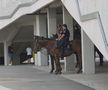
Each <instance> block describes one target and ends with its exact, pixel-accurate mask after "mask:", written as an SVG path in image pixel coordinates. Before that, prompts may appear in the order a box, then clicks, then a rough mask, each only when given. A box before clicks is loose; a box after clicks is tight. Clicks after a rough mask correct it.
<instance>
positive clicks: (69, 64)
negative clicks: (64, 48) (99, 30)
mask: <svg viewBox="0 0 108 90" xmlns="http://www.w3.org/2000/svg"><path fill="white" fill-rule="evenodd" d="M63 24H67V27H68V29H69V31H70V40H73V18H72V16H71V15H70V14H69V12H68V11H67V10H66V8H65V7H63ZM74 59H75V56H74V55H71V56H69V57H67V58H66V71H73V70H74V65H75V64H74V63H75V62H74Z"/></svg>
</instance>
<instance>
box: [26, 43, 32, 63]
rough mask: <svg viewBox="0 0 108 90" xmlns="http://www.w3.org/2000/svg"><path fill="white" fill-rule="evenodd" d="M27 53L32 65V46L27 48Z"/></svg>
mask: <svg viewBox="0 0 108 90" xmlns="http://www.w3.org/2000/svg"><path fill="white" fill-rule="evenodd" d="M26 52H27V60H28V63H31V58H32V49H31V47H30V45H29V46H28V47H27V48H26Z"/></svg>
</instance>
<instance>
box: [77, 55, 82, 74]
mask: <svg viewBox="0 0 108 90" xmlns="http://www.w3.org/2000/svg"><path fill="white" fill-rule="evenodd" d="M78 64H79V69H78V70H77V73H81V72H82V58H81V54H78Z"/></svg>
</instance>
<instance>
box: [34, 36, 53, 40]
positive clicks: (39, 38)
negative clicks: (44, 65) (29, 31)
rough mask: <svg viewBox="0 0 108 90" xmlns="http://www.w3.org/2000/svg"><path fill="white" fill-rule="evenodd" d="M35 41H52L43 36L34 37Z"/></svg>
mask: <svg viewBox="0 0 108 90" xmlns="http://www.w3.org/2000/svg"><path fill="white" fill-rule="evenodd" d="M34 39H35V40H54V39H53V38H47V37H43V36H34Z"/></svg>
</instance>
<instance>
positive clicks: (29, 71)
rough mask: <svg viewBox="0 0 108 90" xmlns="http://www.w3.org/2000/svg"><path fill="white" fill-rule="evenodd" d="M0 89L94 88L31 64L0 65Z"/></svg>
mask: <svg viewBox="0 0 108 90" xmlns="http://www.w3.org/2000/svg"><path fill="white" fill-rule="evenodd" d="M0 90H94V89H92V88H90V87H87V86H84V85H82V84H79V83H76V82H74V81H72V80H69V79H66V78H63V77H62V76H61V75H54V74H49V73H48V72H45V71H42V70H39V69H37V68H36V67H35V68H34V67H33V66H30V65H29V66H0Z"/></svg>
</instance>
